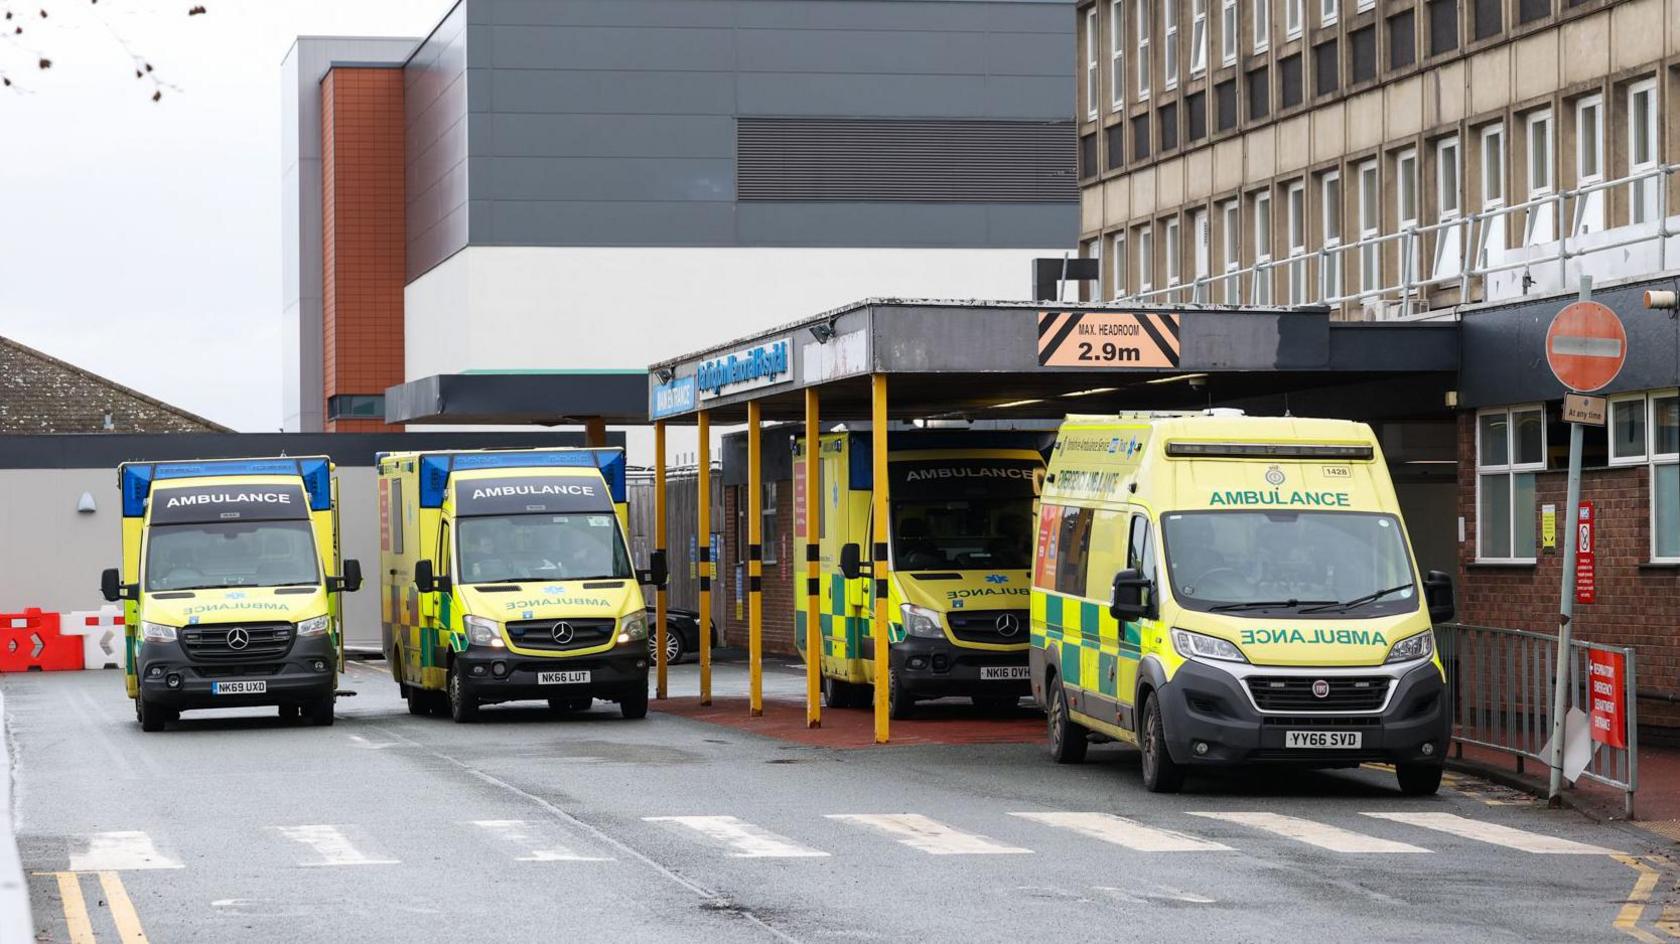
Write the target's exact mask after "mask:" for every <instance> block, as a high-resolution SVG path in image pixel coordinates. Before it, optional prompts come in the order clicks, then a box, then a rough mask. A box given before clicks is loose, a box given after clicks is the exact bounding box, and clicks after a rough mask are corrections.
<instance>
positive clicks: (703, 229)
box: [472, 200, 736, 246]
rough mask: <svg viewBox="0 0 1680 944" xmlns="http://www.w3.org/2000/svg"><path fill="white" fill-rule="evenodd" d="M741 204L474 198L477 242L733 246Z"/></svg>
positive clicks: (527, 244)
mask: <svg viewBox="0 0 1680 944" xmlns="http://www.w3.org/2000/svg"><path fill="white" fill-rule="evenodd" d="M735 213H736V210H735V204H733V203H728V202H717V203H694V202H687V203H651V202H630V201H623V200H609V201H599V202H582V201H564V202H561V201H552V200H540V201H539V200H522V201H496V202H490V201H481V200H474V201H473V202H472V230H473V232H472V242H473V245H475V246H476V245H493V246H733V245H735V244H736V241H735Z"/></svg>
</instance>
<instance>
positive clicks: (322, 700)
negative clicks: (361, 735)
mask: <svg viewBox="0 0 1680 944" xmlns="http://www.w3.org/2000/svg"><path fill="white" fill-rule="evenodd" d="M117 479H118V485H119V487H120V488H121V490H122V567H121V568H112V569H110V570H107V571H105V573H104V574H103V576H102V580H101V589H102V590H103V592H104V595H105V599H107V600H109V601H111V602H113V603H115V602H118V601H122V602H123V610H124V625H125V629H124V636H125V637H126V644H127V646H128V671H127V686H128V695H129V697H130V698H132V699H134V714H135V718H136V720H138V721H139V722H140V728H141V730H144V731H161V730H163V727H164V725H165V724H166V723H168V722H170V721H174V720H176V719H178V718H179V717H180V715H181V712H182V711H183V710H185V709H195V708H236V707H249V706H252V705H277V706H279V709H280V716H281V717H282V718H297V717H298V716H299V715H300V714H302V715H304V716H306V717H307V718H308V720H309V721H310V723H312V724H317V725H329V724H332V723H333V704H334V701H335V699H336V697H337V692H338V674H339V672H341V671H342V670H343V667H344V665H343V663H344V628H343V626H342V624H341V617H340V613H339V601H338V596H337V594H338V593H339V592H340V591H354V590H356V589H357V588H358V587H360V586H361V583H362V570H361V565H360V564H359V563H357V562H356V561H354V560H347V561H343V563H342V564H340V561H339V543H338V479H337V478H336V477H335V475H334V474H333V466H332V462H331V460H329V459H327V458H326V457H325V456H310V457H299V458H274V459H213V460H201V461H192V462H127V463H124V464H122V465H121V466H119V467H118V469H117Z"/></svg>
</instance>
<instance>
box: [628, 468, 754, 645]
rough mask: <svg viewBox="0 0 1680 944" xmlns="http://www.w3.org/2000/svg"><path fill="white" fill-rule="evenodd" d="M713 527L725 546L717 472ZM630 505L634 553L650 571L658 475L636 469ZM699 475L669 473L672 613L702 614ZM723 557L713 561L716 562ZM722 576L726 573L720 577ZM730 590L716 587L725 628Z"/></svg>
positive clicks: (717, 473)
mask: <svg viewBox="0 0 1680 944" xmlns="http://www.w3.org/2000/svg"><path fill="white" fill-rule="evenodd" d="M711 479H712V481H711V486H712V488H711V492H712V527H713V528H714V529H715V534H716V537H717V541H716V543H717V544H718V545H721V543H722V535H723V525H724V520H723V472H722V470H721V468H720V467H718V466H717V465H716V464H714V465H713V467H712V475H711ZM625 486H626V488H627V489H628V493H629V500H630V551H631V553H632V554H633V555H634V557H635V559H636V566H637V567H646V566H647V561H648V555H649V554H650V553H652V551H653V470H652V469H640V468H638V469H631V470H630V472H629V475H628V476H627V480H626V483H625ZM699 493H700V475H699V472H698V470H697V469H694V468H687V469H670V470H667V472H666V479H665V521H666V527H667V531H666V540H667V541H668V542H669V547H668V548H667V557H668V558H669V561H670V568H671V582H670V587H669V591H670V595H669V597H668V598H667V599H669V601H670V605H671V607H672V608H673V609H678V610H689V611H697V610H698V609H699V608H700V580H699V547H700V545H699V543H698V541H697V540H696V536H697V535H698V533H699V524H700V505H699V502H698V496H699ZM721 556H722V555H721V554H715V555H713V560H714V561H716V560H717V559H718V558H719V557H721ZM720 573H721V571H720ZM730 590H731V588H730V587H729V586H728V581H725V580H721V579H720V580H713V581H712V613H713V617H712V619H713V622H722V621H721V620H719V619H718V618H717V615H716V614H719V613H725V612H728V610H727V609H725V607H726V606H727V605H728V604H729V592H730Z"/></svg>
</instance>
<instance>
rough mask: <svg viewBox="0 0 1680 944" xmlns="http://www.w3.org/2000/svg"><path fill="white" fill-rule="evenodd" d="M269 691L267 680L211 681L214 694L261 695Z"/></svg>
mask: <svg viewBox="0 0 1680 944" xmlns="http://www.w3.org/2000/svg"><path fill="white" fill-rule="evenodd" d="M267 691H268V683H267V682H211V683H210V694H212V695H261V694H264V693H265V692H267Z"/></svg>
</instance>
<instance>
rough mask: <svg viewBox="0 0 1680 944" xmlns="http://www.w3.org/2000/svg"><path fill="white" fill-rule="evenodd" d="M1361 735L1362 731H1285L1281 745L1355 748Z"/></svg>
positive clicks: (1358, 744) (1361, 737) (1360, 739)
mask: <svg viewBox="0 0 1680 944" xmlns="http://www.w3.org/2000/svg"><path fill="white" fill-rule="evenodd" d="M1363 737H1364V735H1363V733H1362V732H1359V731H1287V732H1285V733H1284V735H1283V746H1284V747H1304V748H1309V749H1311V748H1353V749H1357V748H1358V747H1359V746H1360V743H1361V742H1362V740H1363Z"/></svg>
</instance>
